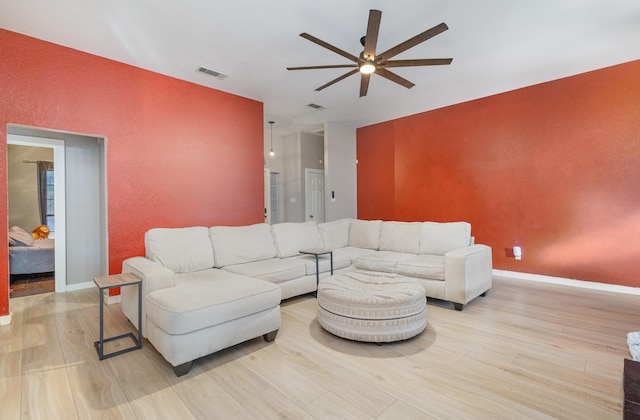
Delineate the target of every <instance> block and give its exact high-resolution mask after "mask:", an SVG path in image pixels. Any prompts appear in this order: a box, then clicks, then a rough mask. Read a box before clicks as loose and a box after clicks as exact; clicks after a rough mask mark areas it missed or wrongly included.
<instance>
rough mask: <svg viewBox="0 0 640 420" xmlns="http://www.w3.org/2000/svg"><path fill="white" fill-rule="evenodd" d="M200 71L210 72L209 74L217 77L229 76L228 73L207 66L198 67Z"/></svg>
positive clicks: (221, 78)
mask: <svg viewBox="0 0 640 420" xmlns="http://www.w3.org/2000/svg"><path fill="white" fill-rule="evenodd" d="M198 71H199V72H200V73H204V74H208V75H209V76H213V77H215V78H216V79H220V80H224V79H226V78H227V77H229V75H228V74H224V73H220V72H219V71H215V70H211V69H208V68H206V67H198Z"/></svg>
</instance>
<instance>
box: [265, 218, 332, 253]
mask: <svg viewBox="0 0 640 420" xmlns="http://www.w3.org/2000/svg"><path fill="white" fill-rule="evenodd" d="M271 232H272V233H273V242H274V243H275V245H276V255H277V256H278V258H287V257H293V256H294V255H299V251H300V250H301V249H312V248H324V243H323V242H322V238H321V237H320V231H319V230H318V225H317V224H316V222H302V223H278V224H275V225H271Z"/></svg>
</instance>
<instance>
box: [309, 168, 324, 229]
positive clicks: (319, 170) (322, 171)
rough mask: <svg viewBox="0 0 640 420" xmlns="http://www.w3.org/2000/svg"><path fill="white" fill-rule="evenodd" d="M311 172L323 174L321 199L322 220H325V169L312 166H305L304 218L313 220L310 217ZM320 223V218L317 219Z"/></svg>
mask: <svg viewBox="0 0 640 420" xmlns="http://www.w3.org/2000/svg"><path fill="white" fill-rule="evenodd" d="M310 174H317V175H322V179H323V182H322V189H323V193H322V194H321V199H322V213H323V214H322V219H321V220H322V221H324V220H325V217H326V215H325V204H326V203H325V199H324V186H325V183H324V169H312V168H304V220H305V221H306V222H309V221H311V220H312V219H310V218H309V196H310V194H309V175H310ZM315 221H316V222H318V223H321V222H319V221H318V220H315Z"/></svg>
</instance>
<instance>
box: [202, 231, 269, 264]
mask: <svg viewBox="0 0 640 420" xmlns="http://www.w3.org/2000/svg"><path fill="white" fill-rule="evenodd" d="M209 237H210V238H211V244H212V245H213V255H215V261H216V267H224V266H227V265H233V264H242V263H248V262H253V261H260V260H266V259H269V258H275V256H276V248H275V246H274V245H273V237H272V236H271V229H270V227H269V225H268V224H266V223H258V224H255V225H249V226H214V227H212V228H209Z"/></svg>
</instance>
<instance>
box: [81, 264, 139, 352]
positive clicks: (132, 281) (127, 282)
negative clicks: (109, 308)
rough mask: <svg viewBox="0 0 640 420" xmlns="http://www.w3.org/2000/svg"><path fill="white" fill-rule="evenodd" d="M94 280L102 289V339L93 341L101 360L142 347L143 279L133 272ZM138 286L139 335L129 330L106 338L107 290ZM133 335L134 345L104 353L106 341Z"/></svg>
mask: <svg viewBox="0 0 640 420" xmlns="http://www.w3.org/2000/svg"><path fill="white" fill-rule="evenodd" d="M93 282H94V283H95V284H96V286H98V289H100V340H98V341H96V342H94V343H93V345H94V346H95V348H96V351H97V352H98V357H99V358H100V360H104V359H108V358H109V357H113V356H117V355H119V354H122V353H126V352H129V351H131V350H137V349H141V348H142V279H140V278H138V277H137V276H136V275H134V274H131V273H124V274H114V275H110V276H102V277H94V279H93ZM134 285H137V286H138V337H136V336H135V335H134V334H133V333H131V332H129V333H126V334H122V335H118V336H115V337H110V338H104V292H105V290H109V289H112V288H114V287H123V286H134ZM126 337H131V339H132V340H133V342H134V345H133V346H132V347H127V348H125V349H122V350H118V351H114V352H112V353H108V354H104V343H107V342H109V341H114V340H119V339H121V338H126Z"/></svg>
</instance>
